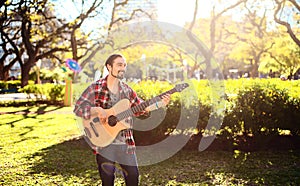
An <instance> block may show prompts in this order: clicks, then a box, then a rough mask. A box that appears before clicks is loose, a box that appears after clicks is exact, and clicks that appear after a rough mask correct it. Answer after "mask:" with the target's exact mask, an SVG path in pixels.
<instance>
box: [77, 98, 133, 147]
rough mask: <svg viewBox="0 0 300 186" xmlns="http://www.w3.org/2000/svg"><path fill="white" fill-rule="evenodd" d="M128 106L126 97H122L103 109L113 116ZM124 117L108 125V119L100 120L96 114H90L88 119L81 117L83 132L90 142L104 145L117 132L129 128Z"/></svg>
mask: <svg viewBox="0 0 300 186" xmlns="http://www.w3.org/2000/svg"><path fill="white" fill-rule="evenodd" d="M129 107H130V102H129V100H128V99H122V100H120V101H119V102H118V103H116V104H115V105H114V106H113V107H112V108H110V109H104V111H105V112H106V114H107V116H108V117H109V116H115V115H117V114H118V113H121V112H123V111H125V110H127V109H128V108H129ZM125 120H126V119H123V120H121V121H118V122H117V123H116V124H115V125H114V126H111V125H109V123H108V120H107V119H106V121H101V120H100V117H99V115H98V114H94V115H91V118H90V119H89V120H85V119H83V127H84V132H85V135H86V137H87V138H89V140H90V142H91V143H92V144H93V145H95V146H98V147H105V146H107V145H109V144H111V143H112V142H113V141H114V139H115V138H116V137H117V135H118V133H119V132H120V131H122V130H124V129H128V128H130V123H126V122H125Z"/></svg>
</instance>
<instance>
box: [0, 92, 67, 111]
mask: <svg viewBox="0 0 300 186" xmlns="http://www.w3.org/2000/svg"><path fill="white" fill-rule="evenodd" d="M30 97H31V99H35V97H34V95H30ZM21 100H28V95H27V94H24V93H12V94H0V102H6V101H21ZM46 108H47V106H41V107H40V108H39V109H38V110H37V111H30V107H28V109H24V110H20V111H16V112H3V111H1V107H0V115H2V114H23V115H24V114H25V115H26V114H73V107H69V109H68V110H63V111H62V110H61V108H64V107H59V106H58V107H57V108H55V109H53V110H47V111H45V109H46Z"/></svg>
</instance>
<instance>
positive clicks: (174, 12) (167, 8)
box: [52, 0, 210, 26]
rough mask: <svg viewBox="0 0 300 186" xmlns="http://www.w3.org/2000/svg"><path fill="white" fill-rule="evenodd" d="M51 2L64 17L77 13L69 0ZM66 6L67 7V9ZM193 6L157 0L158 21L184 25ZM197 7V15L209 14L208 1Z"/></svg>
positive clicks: (183, 0)
mask: <svg viewBox="0 0 300 186" xmlns="http://www.w3.org/2000/svg"><path fill="white" fill-rule="evenodd" d="M52 2H54V3H55V4H57V7H56V10H57V11H58V12H60V14H63V15H64V16H65V17H66V18H71V19H73V18H74V16H76V15H77V14H78V13H75V12H76V9H77V10H78V8H77V7H76V6H75V5H74V3H73V2H72V1H71V0H65V1H63V2H62V1H59V0H52ZM201 3H202V4H201ZM66 7H68V9H67V10H66ZM194 7H195V0H181V1H174V0H158V1H157V8H158V12H157V14H158V21H162V22H168V23H172V24H176V25H178V26H184V23H185V22H191V21H192V19H193V14H194ZM198 7H199V9H198V14H197V17H207V16H209V10H210V1H206V3H203V1H199V5H198ZM72 10H73V11H72Z"/></svg>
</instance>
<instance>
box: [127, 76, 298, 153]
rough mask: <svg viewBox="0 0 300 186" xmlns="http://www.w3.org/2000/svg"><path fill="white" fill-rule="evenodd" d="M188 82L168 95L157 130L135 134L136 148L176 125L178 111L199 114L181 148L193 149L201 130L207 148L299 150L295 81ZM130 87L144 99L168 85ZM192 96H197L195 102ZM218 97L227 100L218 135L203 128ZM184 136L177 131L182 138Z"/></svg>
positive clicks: (158, 137)
mask: <svg viewBox="0 0 300 186" xmlns="http://www.w3.org/2000/svg"><path fill="white" fill-rule="evenodd" d="M189 83H190V85H192V87H191V88H190V90H186V91H187V92H183V93H182V94H174V95H173V96H172V102H171V104H170V105H169V106H168V110H167V114H166V117H165V118H164V120H163V121H162V123H161V124H160V125H159V126H158V127H157V128H155V129H153V130H150V131H137V132H135V137H136V138H137V142H138V143H139V144H154V143H156V142H158V141H161V140H162V139H164V138H166V137H168V136H169V135H170V134H171V133H172V132H174V129H175V128H176V125H177V124H178V121H179V116H180V114H181V110H182V109H188V110H189V111H190V113H191V114H192V115H193V114H198V115H199V119H198V121H197V127H196V128H195V129H187V131H193V134H192V135H191V133H189V135H191V140H190V141H189V143H188V144H187V145H186V148H189V149H198V145H199V141H200V140H201V139H202V137H203V134H204V132H205V133H208V134H215V135H216V140H215V141H214V143H213V144H212V146H211V147H210V148H211V149H222V150H232V149H242V150H260V149H269V148H274V149H283V148H288V149H296V148H298V147H299V144H300V141H299V135H300V109H299V107H300V97H299V92H300V86H299V85H300V81H281V80H277V79H239V80H227V81H220V82H215V81H207V80H201V81H190V82H189ZM132 87H133V88H134V89H135V90H136V91H137V92H138V94H139V95H140V96H141V97H142V98H143V99H149V98H151V97H153V96H154V95H158V94H159V93H161V92H163V91H165V90H166V89H168V88H170V87H172V85H170V84H166V83H162V84H161V83H158V82H150V81H149V82H141V83H139V84H134V85H133V86H132ZM160 87H163V89H161V88H160ZM193 90H194V91H193ZM221 91H223V92H221ZM194 94H197V98H195V97H194ZM222 95H223V96H224V100H225V102H226V103H225V104H226V109H224V120H223V122H222V126H221V128H220V130H218V131H213V130H212V131H207V130H205V128H206V126H207V123H208V120H209V118H210V115H211V114H212V110H213V107H215V106H216V105H214V104H215V103H214V102H216V100H217V101H218V99H221V98H222ZM216 98H217V99H216ZM221 106H222V104H221ZM184 120H186V122H187V123H188V122H194V121H190V120H189V116H187V118H184ZM187 126H188V125H187ZM185 132H186V131H179V133H182V134H183V133H185ZM145 136H149V137H147V138H145Z"/></svg>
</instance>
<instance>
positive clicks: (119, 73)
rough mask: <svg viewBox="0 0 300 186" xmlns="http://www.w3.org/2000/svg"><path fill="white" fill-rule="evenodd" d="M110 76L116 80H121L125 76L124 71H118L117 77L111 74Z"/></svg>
mask: <svg viewBox="0 0 300 186" xmlns="http://www.w3.org/2000/svg"><path fill="white" fill-rule="evenodd" d="M111 75H112V76H113V77H115V78H117V79H123V78H124V76H125V71H124V70H119V71H118V74H117V75H114V74H113V72H111Z"/></svg>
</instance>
